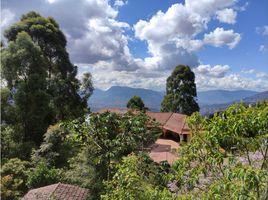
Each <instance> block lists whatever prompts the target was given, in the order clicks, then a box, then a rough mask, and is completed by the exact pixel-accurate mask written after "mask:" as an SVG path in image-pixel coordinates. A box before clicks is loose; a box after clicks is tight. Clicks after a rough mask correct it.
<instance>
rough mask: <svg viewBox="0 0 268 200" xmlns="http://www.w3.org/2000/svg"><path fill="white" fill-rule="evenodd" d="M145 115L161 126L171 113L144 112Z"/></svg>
mask: <svg viewBox="0 0 268 200" xmlns="http://www.w3.org/2000/svg"><path fill="white" fill-rule="evenodd" d="M146 114H147V115H148V116H149V117H151V118H153V119H155V121H157V122H158V123H160V124H161V125H162V126H164V125H165V124H166V122H167V121H168V119H169V118H170V116H171V115H172V113H167V112H166V113H164V112H163V113H160V112H146Z"/></svg>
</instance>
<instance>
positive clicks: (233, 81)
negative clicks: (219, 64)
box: [195, 71, 268, 91]
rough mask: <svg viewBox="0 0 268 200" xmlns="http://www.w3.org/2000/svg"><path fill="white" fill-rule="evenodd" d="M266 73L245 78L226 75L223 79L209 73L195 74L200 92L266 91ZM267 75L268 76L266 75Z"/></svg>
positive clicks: (267, 82) (238, 75)
mask: <svg viewBox="0 0 268 200" xmlns="http://www.w3.org/2000/svg"><path fill="white" fill-rule="evenodd" d="M265 74H266V73H263V74H262V76H260V74H259V75H258V76H257V75H256V76H255V77H250V78H249V77H244V76H242V75H241V74H235V73H233V74H228V75H227V74H226V75H224V76H222V77H214V76H210V75H209V74H208V73H199V72H198V71H197V72H196V73H195V75H196V76H195V77H196V85H197V89H198V90H214V89H226V90H240V89H247V90H255V91H264V90H267V88H268V79H267V78H265V77H264V75H265ZM266 75H267V74H266Z"/></svg>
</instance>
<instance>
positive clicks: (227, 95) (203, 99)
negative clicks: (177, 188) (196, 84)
mask: <svg viewBox="0 0 268 200" xmlns="http://www.w3.org/2000/svg"><path fill="white" fill-rule="evenodd" d="M255 94H258V92H256V91H251V90H236V91H228V90H210V91H204V92H197V96H198V103H199V104H203V105H212V104H224V103H229V102H232V101H237V100H240V99H243V98H246V97H250V96H253V95H255Z"/></svg>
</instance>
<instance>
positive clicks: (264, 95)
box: [200, 91, 268, 115]
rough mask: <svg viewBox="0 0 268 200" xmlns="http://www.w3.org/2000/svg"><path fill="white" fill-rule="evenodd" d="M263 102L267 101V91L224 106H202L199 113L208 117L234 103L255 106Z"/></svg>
mask: <svg viewBox="0 0 268 200" xmlns="http://www.w3.org/2000/svg"><path fill="white" fill-rule="evenodd" d="M263 100H268V91H265V92H260V93H257V94H255V95H252V96H250V97H245V98H242V99H240V100H239V99H238V100H235V101H231V102H228V103H224V104H212V105H203V106H200V107H201V109H200V112H201V113H202V114H203V115H210V114H213V113H215V112H218V111H222V110H225V109H226V108H228V107H229V106H230V105H232V104H234V103H239V102H240V101H243V102H244V103H246V104H255V103H256V102H258V101H263Z"/></svg>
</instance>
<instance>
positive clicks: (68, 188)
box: [23, 183, 89, 200]
mask: <svg viewBox="0 0 268 200" xmlns="http://www.w3.org/2000/svg"><path fill="white" fill-rule="evenodd" d="M88 195H89V190H88V189H85V188H81V187H78V186H74V185H69V184H63V183H57V184H53V185H48V186H45V187H40V188H36V189H32V190H30V191H29V192H28V193H27V194H26V195H25V196H24V197H23V200H50V199H53V200H62V199H68V200H86V199H87V198H88Z"/></svg>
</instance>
